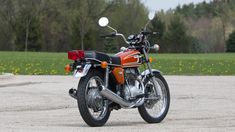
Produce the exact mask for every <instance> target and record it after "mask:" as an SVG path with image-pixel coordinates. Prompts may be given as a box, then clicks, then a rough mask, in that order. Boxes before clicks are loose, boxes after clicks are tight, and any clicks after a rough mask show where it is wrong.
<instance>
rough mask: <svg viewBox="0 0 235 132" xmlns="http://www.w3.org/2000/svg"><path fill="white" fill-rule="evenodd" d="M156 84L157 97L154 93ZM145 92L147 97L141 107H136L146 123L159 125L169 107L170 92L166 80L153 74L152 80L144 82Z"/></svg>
mask: <svg viewBox="0 0 235 132" xmlns="http://www.w3.org/2000/svg"><path fill="white" fill-rule="evenodd" d="M153 80H154V81H155V82H156V84H157V89H158V90H156V91H158V92H159V93H158V96H156V93H155V92H154V91H155V90H154V84H153V82H152V81H153ZM144 86H145V92H146V93H147V95H148V97H147V98H146V99H145V102H144V104H143V105H141V106H140V107H138V110H139V113H140V115H141V117H142V118H143V119H144V120H145V121H146V122H148V123H159V122H161V121H162V120H163V119H164V118H165V117H166V115H167V113H168V110H169V106H170V92H169V88H168V85H167V82H166V80H165V79H164V78H163V77H162V76H161V74H159V73H157V72H154V77H153V78H146V79H145V80H144Z"/></svg>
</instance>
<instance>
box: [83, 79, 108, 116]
mask: <svg viewBox="0 0 235 132" xmlns="http://www.w3.org/2000/svg"><path fill="white" fill-rule="evenodd" d="M103 84H104V82H103V81H102V79H101V78H100V77H98V76H94V77H92V78H90V79H89V81H88V83H87V85H86V93H85V98H86V106H87V109H88V111H89V113H90V115H91V117H92V118H93V119H95V120H102V119H103V118H104V117H105V115H106V113H107V111H108V103H107V101H105V100H104V99H103V97H102V96H101V95H100V92H99V90H98V89H99V87H100V86H101V85H103ZM90 91H97V92H98V93H96V94H99V95H100V97H102V101H103V102H102V104H103V106H102V108H100V110H99V111H95V110H94V109H93V108H91V107H89V106H88V101H89V100H88V97H89V96H92V95H89V94H90V93H91V92H90ZM93 101H94V100H93Z"/></svg>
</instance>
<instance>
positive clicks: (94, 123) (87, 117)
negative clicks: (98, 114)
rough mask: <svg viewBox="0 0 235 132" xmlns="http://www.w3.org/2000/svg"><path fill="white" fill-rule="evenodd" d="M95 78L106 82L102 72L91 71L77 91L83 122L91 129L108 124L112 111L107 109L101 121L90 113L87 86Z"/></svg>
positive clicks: (83, 78) (80, 82) (82, 80)
mask: <svg viewBox="0 0 235 132" xmlns="http://www.w3.org/2000/svg"><path fill="white" fill-rule="evenodd" d="M94 76H96V77H99V78H100V79H101V80H102V81H103V82H104V75H103V74H102V73H101V72H99V71H98V70H94V69H90V71H89V72H88V74H87V75H86V76H84V77H82V78H81V80H80V81H79V84H78V89H77V97H78V100H77V102H78V109H79V111H80V114H81V116H82V118H83V120H84V121H85V122H86V123H87V124H88V125H89V126H91V127H98V126H103V125H104V124H105V123H106V122H107V120H108V119H109V115H110V110H109V108H107V112H106V114H105V115H104V117H103V118H102V119H100V120H97V119H95V118H93V116H92V115H91V114H90V112H89V109H88V106H87V102H86V86H87V83H88V81H89V80H90V79H91V78H92V77H94Z"/></svg>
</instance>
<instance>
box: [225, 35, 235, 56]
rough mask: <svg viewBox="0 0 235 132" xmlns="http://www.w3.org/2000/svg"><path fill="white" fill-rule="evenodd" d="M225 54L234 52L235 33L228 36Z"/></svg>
mask: <svg viewBox="0 0 235 132" xmlns="http://www.w3.org/2000/svg"><path fill="white" fill-rule="evenodd" d="M226 44H227V49H226V52H235V31H233V33H231V34H230V35H229V39H228V40H227V43H226Z"/></svg>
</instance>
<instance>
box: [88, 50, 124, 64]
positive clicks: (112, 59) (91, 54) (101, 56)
mask: <svg viewBox="0 0 235 132" xmlns="http://www.w3.org/2000/svg"><path fill="white" fill-rule="evenodd" d="M85 58H94V59H97V60H99V61H107V62H108V63H111V64H116V65H121V59H120V57H119V56H113V55H107V54H105V53H102V52H97V51H85Z"/></svg>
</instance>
